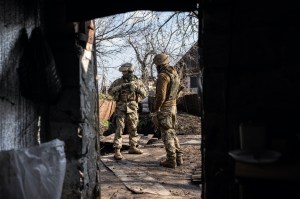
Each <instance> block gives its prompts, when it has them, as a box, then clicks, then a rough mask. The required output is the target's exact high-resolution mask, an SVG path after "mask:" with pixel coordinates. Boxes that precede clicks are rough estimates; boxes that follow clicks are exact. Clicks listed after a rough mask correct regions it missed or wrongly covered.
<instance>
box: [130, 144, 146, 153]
mask: <svg viewBox="0 0 300 199" xmlns="http://www.w3.org/2000/svg"><path fill="white" fill-rule="evenodd" d="M128 153H129V154H143V151H142V150H141V149H138V148H136V147H135V146H132V147H130V148H129V150H128Z"/></svg>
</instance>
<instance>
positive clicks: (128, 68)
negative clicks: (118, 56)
mask: <svg viewBox="0 0 300 199" xmlns="http://www.w3.org/2000/svg"><path fill="white" fill-rule="evenodd" d="M119 71H121V72H124V71H128V72H133V71H134V67H133V65H132V64H131V63H125V64H122V65H121V67H120V68H119Z"/></svg>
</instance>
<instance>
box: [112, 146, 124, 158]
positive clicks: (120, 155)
mask: <svg viewBox="0 0 300 199" xmlns="http://www.w3.org/2000/svg"><path fill="white" fill-rule="evenodd" d="M114 157H115V159H116V160H122V159H123V158H124V157H123V155H122V153H121V149H117V148H115V155H114Z"/></svg>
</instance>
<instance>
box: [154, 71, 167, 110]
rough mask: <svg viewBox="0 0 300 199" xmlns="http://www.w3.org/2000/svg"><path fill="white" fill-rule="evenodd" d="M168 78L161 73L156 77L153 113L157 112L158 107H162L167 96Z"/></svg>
mask: <svg viewBox="0 0 300 199" xmlns="http://www.w3.org/2000/svg"><path fill="white" fill-rule="evenodd" d="M169 81H170V78H169V77H168V75H166V74H164V73H161V74H159V75H158V78H157V83H156V96H155V104H154V112H157V111H158V110H159V109H160V107H161V106H162V105H163V103H164V101H165V100H166V96H167V89H168V88H167V87H168V83H169Z"/></svg>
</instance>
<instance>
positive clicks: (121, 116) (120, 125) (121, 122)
mask: <svg viewBox="0 0 300 199" xmlns="http://www.w3.org/2000/svg"><path fill="white" fill-rule="evenodd" d="M125 117H126V114H125V113H124V112H122V111H119V110H117V113H116V126H117V128H116V132H115V137H114V148H115V158H116V159H118V160H120V159H122V158H123V156H122V154H121V148H122V135H123V131H124V127H125Z"/></svg>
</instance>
